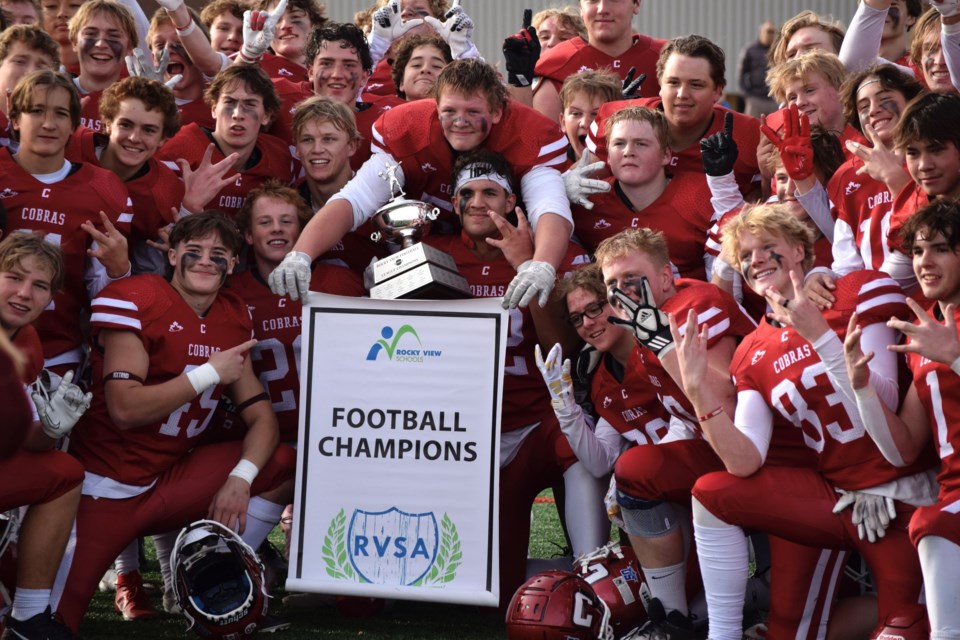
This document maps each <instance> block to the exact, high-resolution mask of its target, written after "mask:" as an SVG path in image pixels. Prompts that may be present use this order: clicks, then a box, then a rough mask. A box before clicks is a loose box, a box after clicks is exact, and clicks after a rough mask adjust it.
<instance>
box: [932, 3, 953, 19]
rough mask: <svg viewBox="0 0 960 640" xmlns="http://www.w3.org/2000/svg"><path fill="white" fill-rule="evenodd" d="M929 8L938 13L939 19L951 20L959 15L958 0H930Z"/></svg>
mask: <svg viewBox="0 0 960 640" xmlns="http://www.w3.org/2000/svg"><path fill="white" fill-rule="evenodd" d="M930 6H931V7H933V8H934V9H936V10H937V11H938V12H939V13H940V17H941V18H951V17H953V16H955V15H957V14H958V13H960V0H930Z"/></svg>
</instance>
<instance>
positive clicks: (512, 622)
mask: <svg viewBox="0 0 960 640" xmlns="http://www.w3.org/2000/svg"><path fill="white" fill-rule="evenodd" d="M609 621H610V610H609V609H608V608H607V605H606V604H605V603H604V602H603V600H601V599H600V598H598V597H597V594H595V593H594V592H593V589H592V588H591V587H590V585H589V584H587V583H586V581H585V580H584V579H583V578H581V577H580V576H578V575H575V574H573V573H571V572H569V571H544V572H543V573H539V574H537V575H535V576H534V577H532V578H530V579H529V580H527V581H526V582H525V583H524V584H523V586H521V587H520V588H519V589H517V592H516V593H515V594H513V599H512V600H511V601H510V607H509V609H508V610H507V638H508V639H509V640H613V637H614V636H613V630H612V629H611V627H610V624H609Z"/></svg>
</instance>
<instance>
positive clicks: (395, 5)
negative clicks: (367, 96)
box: [367, 0, 423, 64]
mask: <svg viewBox="0 0 960 640" xmlns="http://www.w3.org/2000/svg"><path fill="white" fill-rule="evenodd" d="M371 20H372V25H373V28H372V29H371V30H370V36H369V37H368V38H367V44H368V45H369V46H370V57H371V58H372V59H373V61H374V64H376V63H377V62H379V61H380V60H382V59H383V57H384V56H385V55H387V50H388V49H389V48H390V45H392V44H393V43H394V42H396V41H397V40H399V39H400V38H402V37H403V36H405V35H407V32H408V31H410V29H413V28H414V27H418V26H420V25H421V24H423V19H422V18H415V19H413V20H407V21H406V22H404V21H403V20H402V19H401V17H400V0H390V2H389V3H387V4H386V5H384V6H382V7H380V8H379V9H377V10H376V11H374V13H373V16H372V18H371Z"/></svg>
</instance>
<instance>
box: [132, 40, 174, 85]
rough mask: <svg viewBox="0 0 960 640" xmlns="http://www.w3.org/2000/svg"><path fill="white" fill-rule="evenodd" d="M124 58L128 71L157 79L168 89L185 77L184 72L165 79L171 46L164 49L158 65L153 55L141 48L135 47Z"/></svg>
mask: <svg viewBox="0 0 960 640" xmlns="http://www.w3.org/2000/svg"><path fill="white" fill-rule="evenodd" d="M124 59H125V60H126V62H127V71H128V72H129V73H130V75H131V76H134V77H137V78H146V79H148V80H155V81H157V82H159V83H161V84H162V85H163V86H165V87H166V88H167V89H170V90H173V88H174V87H175V86H177V83H178V82H180V80H182V79H183V74H182V73H178V74H176V75H174V76H171V77H170V79H169V80H164V79H163V72H164V70H166V68H167V65H168V64H169V63H170V48H169V47H164V48H163V51H161V53H160V60H158V61H157V64H156V66H154V64H153V57H152V56H149V55H147V54H146V53H145V52H144V50H143V49H140V48H137V49H134V50H133V54H132V55H129V56H127V57H126V58H124Z"/></svg>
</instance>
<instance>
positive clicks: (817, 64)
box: [767, 50, 847, 102]
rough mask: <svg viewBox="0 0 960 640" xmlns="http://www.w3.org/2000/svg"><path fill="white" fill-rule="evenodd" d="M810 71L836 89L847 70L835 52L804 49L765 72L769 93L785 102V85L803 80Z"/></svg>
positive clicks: (779, 100) (838, 88) (838, 87)
mask: <svg viewBox="0 0 960 640" xmlns="http://www.w3.org/2000/svg"><path fill="white" fill-rule="evenodd" d="M811 73H819V74H820V75H821V76H823V78H824V79H825V80H826V81H827V82H829V83H830V84H831V85H832V86H833V88H834V89H836V90H837V91H839V90H840V87H841V86H843V81H844V79H845V78H846V77H847V70H846V69H845V68H844V66H843V63H842V62H840V58H838V57H837V56H836V55H835V54H832V53H827V52H826V51H817V50H813V51H806V52H804V53H802V54H800V55H799V56H797V57H796V58H791V59H790V60H787V61H786V62H784V63H783V64H781V65H779V66H777V67H774V68H772V69H770V71H768V72H767V86H769V87H770V95H771V96H773V97H774V99H776V100H777V101H778V102H786V101H787V98H786V96H787V85H789V84H790V83H791V82H793V81H794V80H803V79H804V78H806V77H807V76H808V75H809V74H811Z"/></svg>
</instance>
